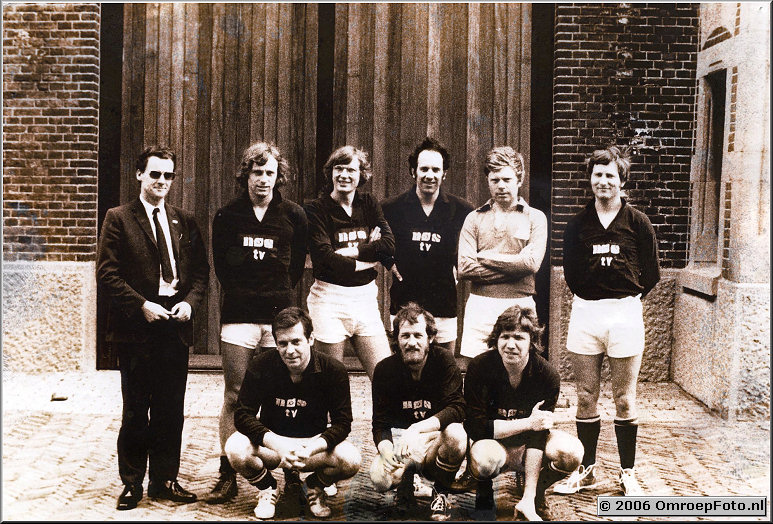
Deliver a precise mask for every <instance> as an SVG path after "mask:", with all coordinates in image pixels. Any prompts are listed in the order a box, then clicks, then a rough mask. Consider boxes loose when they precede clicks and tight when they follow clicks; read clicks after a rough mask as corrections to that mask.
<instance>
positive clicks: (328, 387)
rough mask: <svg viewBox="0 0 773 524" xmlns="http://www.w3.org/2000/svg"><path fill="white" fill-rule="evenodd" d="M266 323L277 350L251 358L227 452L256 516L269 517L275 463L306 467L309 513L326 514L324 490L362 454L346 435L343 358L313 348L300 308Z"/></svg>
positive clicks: (348, 406) (350, 471)
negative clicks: (254, 492) (251, 495)
mask: <svg viewBox="0 0 773 524" xmlns="http://www.w3.org/2000/svg"><path fill="white" fill-rule="evenodd" d="M271 327H272V332H273V335H274V339H275V340H276V346H277V350H276V351H273V350H272V351H267V352H264V353H262V354H260V355H258V356H257V357H255V358H254V359H253V360H252V361H251V362H250V365H249V367H248V368H247V372H246V374H245V376H244V382H243V383H242V387H241V390H240V391H239V400H238V403H237V407H236V411H235V413H234V423H235V426H236V430H237V432H236V433H234V434H233V435H232V436H231V437H230V438H229V439H228V441H227V442H226V445H225V452H226V455H227V456H228V461H229V462H230V463H231V464H232V465H233V467H234V469H235V470H236V471H237V472H238V473H240V474H241V475H243V476H244V477H245V478H246V479H247V480H248V481H249V483H250V484H252V485H253V486H255V487H256V488H258V489H259V490H260V493H259V494H258V503H257V506H256V507H255V516H256V517H258V518H259V519H269V518H272V517H273V516H274V513H275V507H276V500H277V482H276V479H275V478H274V477H273V475H272V474H271V470H274V469H276V468H278V467H282V468H284V469H285V471H288V470H289V471H290V472H296V474H297V473H300V472H312V474H311V475H309V476H308V477H307V478H306V481H305V485H304V487H305V491H306V498H307V500H308V504H309V511H310V512H311V513H312V514H313V515H314V516H315V517H321V518H325V517H328V516H330V508H329V507H328V506H327V504H326V501H325V493H324V488H325V487H326V486H329V485H331V484H333V483H334V482H336V481H339V480H344V479H348V478H351V477H353V476H354V475H355V474H356V473H357V471H359V469H360V461H361V458H360V452H359V451H358V450H357V448H355V447H354V446H353V445H352V444H351V443H350V442H348V441H346V440H345V439H346V437H347V436H348V435H349V432H350V431H351V426H352V403H351V393H350V391H349V376H348V375H347V373H346V369H345V368H344V366H343V364H341V363H340V362H338V361H337V360H335V359H333V358H331V357H328V356H327V355H324V354H322V353H318V352H316V351H314V350H312V345H313V343H314V335H313V334H312V324H311V318H309V315H308V314H307V313H306V312H305V311H303V310H301V309H299V308H296V307H289V308H287V309H284V310H282V311H280V312H279V314H278V315H277V316H276V318H275V319H274V322H273V323H272V326H271ZM258 412H260V416H259V417H257V414H258ZM328 416H329V417H330V426H329V427H328Z"/></svg>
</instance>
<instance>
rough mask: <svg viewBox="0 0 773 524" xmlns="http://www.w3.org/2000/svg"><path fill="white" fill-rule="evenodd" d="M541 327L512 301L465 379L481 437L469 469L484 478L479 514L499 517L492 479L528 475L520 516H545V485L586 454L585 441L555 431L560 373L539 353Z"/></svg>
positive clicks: (471, 419) (470, 422) (473, 430)
mask: <svg viewBox="0 0 773 524" xmlns="http://www.w3.org/2000/svg"><path fill="white" fill-rule="evenodd" d="M541 331H542V328H541V327H540V326H539V324H538V321H537V315H536V313H534V311H533V310H531V309H525V308H521V307H520V306H511V307H509V308H507V309H506V310H505V311H504V312H503V313H502V314H501V315H500V316H499V318H497V321H496V323H495V324H494V328H493V330H492V331H491V335H490V336H489V337H488V341H487V343H488V347H489V348H490V350H489V351H486V352H485V353H482V354H480V355H478V356H477V357H475V358H474V359H473V360H472V361H470V364H469V367H468V368H467V377H466V379H465V385H464V396H465V400H466V401H467V419H466V420H465V429H466V430H467V432H468V433H469V435H470V439H471V440H472V441H474V443H473V444H472V446H471V448H470V468H471V470H472V474H473V476H474V477H476V478H477V479H479V483H478V489H477V492H476V496H475V510H476V517H478V518H481V519H484V520H495V519H496V518H495V516H496V507H495V505H494V493H493V483H492V479H493V478H494V477H496V476H497V475H499V474H500V473H502V472H505V471H517V472H522V473H523V478H524V483H523V496H522V497H521V500H520V501H519V502H518V504H516V506H515V515H514V520H519V516H521V515H522V516H523V517H525V518H526V519H528V520H542V518H541V517H540V515H539V514H538V513H537V508H538V507H540V508H541V510H540V512H542V513H543V514H544V500H545V490H546V489H547V488H548V487H549V486H550V485H551V484H553V483H554V482H556V481H558V480H559V479H561V478H563V477H565V476H566V475H568V474H569V473H570V472H572V471H573V470H574V469H575V468H576V467H577V466H578V465H579V464H580V461H581V460H582V455H583V447H582V444H581V443H580V441H579V440H578V439H577V438H575V437H573V436H571V435H570V434H568V433H565V432H563V431H558V430H555V429H552V427H553V409H554V408H555V405H556V401H557V400H558V391H559V386H560V377H559V375H558V372H557V371H556V370H555V368H553V366H552V365H550V363H548V361H547V360H545V359H544V358H542V356H540V355H539V352H540V351H541V348H540V346H539V340H540V334H541Z"/></svg>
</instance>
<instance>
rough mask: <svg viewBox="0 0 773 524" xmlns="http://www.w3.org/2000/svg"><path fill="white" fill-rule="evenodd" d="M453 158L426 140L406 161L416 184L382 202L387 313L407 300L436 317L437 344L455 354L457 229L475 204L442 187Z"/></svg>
mask: <svg viewBox="0 0 773 524" xmlns="http://www.w3.org/2000/svg"><path fill="white" fill-rule="evenodd" d="M450 163H451V155H450V154H449V153H448V150H447V149H446V148H445V147H443V146H442V145H441V144H440V143H439V142H438V141H437V140H434V139H432V138H429V137H427V138H425V139H424V140H423V141H422V142H421V143H420V144H418V145H417V146H416V148H415V149H414V150H413V152H412V153H411V155H410V156H409V157H408V166H409V169H410V173H411V176H412V177H413V179H414V181H415V182H416V184H415V186H413V187H411V188H410V189H409V190H408V191H406V192H405V193H402V194H400V195H397V196H395V197H392V198H390V199H388V200H386V201H384V202H382V204H381V207H382V209H383V210H384V217H385V218H386V219H387V222H389V227H390V228H392V234H394V236H395V255H394V258H392V259H390V260H389V261H387V262H386V264H385V266H386V267H387V269H390V270H391V272H392V287H391V288H390V291H389V296H390V307H389V312H390V314H391V315H392V316H394V315H395V314H396V313H397V311H398V309H400V307H401V306H404V305H405V304H407V303H408V302H416V303H417V304H418V305H420V306H421V307H423V308H424V309H426V310H427V311H429V312H430V313H432V315H433V316H434V317H435V323H436V325H437V328H438V334H437V336H436V337H435V342H436V343H437V344H438V345H439V346H443V347H445V348H446V349H447V350H448V352H449V353H450V354H451V355H453V354H454V349H455V347H456V331H457V321H456V274H455V273H456V256H457V255H456V252H457V245H458V244H459V231H461V229H462V225H463V224H464V219H465V217H466V216H467V215H468V214H469V213H470V212H471V211H472V210H473V206H472V204H470V203H469V202H467V201H466V200H463V199H461V198H459V197H457V196H454V195H451V194H449V193H447V192H445V191H444V190H443V189H442V184H443V181H444V180H445V179H446V176H447V174H448V168H449V164H450Z"/></svg>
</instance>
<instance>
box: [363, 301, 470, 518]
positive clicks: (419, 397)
mask: <svg viewBox="0 0 773 524" xmlns="http://www.w3.org/2000/svg"><path fill="white" fill-rule="evenodd" d="M393 329H394V331H393V336H394V338H395V341H396V346H397V347H396V348H393V350H395V349H396V351H395V353H394V354H393V355H391V356H390V357H387V358H385V359H384V360H382V361H381V362H379V363H378V365H376V369H375V372H374V374H373V440H374V442H375V443H376V447H377V448H378V455H377V456H376V458H375V460H374V461H373V464H372V466H371V469H370V475H371V480H372V481H373V485H374V486H375V488H376V490H377V491H381V492H384V491H387V490H388V489H390V488H392V487H394V486H395V485H396V486H397V504H398V507H399V508H401V509H411V508H415V506H416V500H415V498H414V494H413V488H414V486H413V481H414V473H419V474H421V475H423V476H424V477H425V478H427V479H429V480H434V489H433V498H432V502H431V503H430V508H431V510H432V520H439V521H442V520H447V519H448V518H449V517H450V509H449V500H448V493H449V487H450V485H451V483H452V482H453V480H454V477H455V476H456V472H457V471H458V470H459V466H460V465H461V463H462V460H463V459H464V454H465V452H466V451H467V434H466V433H465V431H464V427H463V426H462V422H463V421H464V414H465V407H464V397H463V395H462V374H461V371H460V370H459V367H458V366H457V365H456V361H455V360H454V358H453V357H452V356H451V354H450V353H449V352H448V351H445V350H444V349H443V348H441V347H440V346H438V345H437V344H436V343H435V335H436V334H437V327H436V325H435V318H434V317H433V316H432V314H431V313H429V312H427V311H425V310H424V309H422V308H421V307H419V306H418V305H417V304H416V303H413V302H409V303H408V304H406V305H405V306H403V307H402V308H401V309H400V310H399V311H398V312H397V315H395V318H394V322H393Z"/></svg>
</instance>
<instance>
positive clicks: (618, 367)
mask: <svg viewBox="0 0 773 524" xmlns="http://www.w3.org/2000/svg"><path fill="white" fill-rule="evenodd" d="M630 167H631V160H630V158H629V156H628V154H627V152H626V151H621V150H620V149H618V148H617V147H614V146H610V147H607V148H606V149H597V150H596V151H594V152H593V153H592V154H591V156H590V158H589V161H588V177H589V178H590V185H591V189H592V190H593V196H594V198H593V200H591V201H590V202H589V203H588V205H587V206H585V209H583V210H582V211H580V212H579V213H577V214H576V215H575V216H574V217H572V219H570V220H569V222H568V223H567V225H566V231H565V232H564V277H565V278H566V283H567V285H568V286H569V289H570V290H571V291H572V293H574V299H573V300H572V315H571V317H570V320H569V333H568V336H567V340H566V349H567V351H569V353H570V354H571V358H572V370H573V371H574V376H575V377H576V380H577V420H576V422H577V436H578V437H579V438H580V440H581V441H582V443H583V445H584V446H585V455H584V457H583V459H582V464H581V465H580V467H579V468H578V469H577V471H575V472H574V473H573V474H572V475H571V477H569V479H567V481H566V482H563V483H560V484H558V485H556V487H555V489H554V491H556V492H557V493H565V494H569V493H576V492H577V491H580V490H581V489H588V488H592V487H594V486H595V485H596V482H595V472H594V470H595V468H596V444H597V442H598V437H599V432H600V430H601V419H600V417H599V413H598V407H597V405H598V400H599V389H600V383H601V364H602V361H603V359H604V355H605V354H606V356H607V359H608V361H609V369H610V372H611V375H612V394H613V396H614V399H615V436H616V437H617V450H618V453H619V454H620V486H621V488H622V490H623V493H624V494H625V495H641V494H642V489H641V486H640V485H639V482H638V481H637V479H636V475H635V472H634V461H635V458H636V436H637V432H638V416H637V413H636V381H637V378H638V375H639V368H640V366H641V359H642V353H643V352H644V320H643V316H642V303H641V298H642V297H644V296H646V295H647V293H649V292H650V291H651V290H652V288H654V287H655V284H657V282H658V280H660V270H659V266H658V244H657V239H656V238H655V231H654V229H653V227H652V224H650V221H649V219H648V218H647V215H645V214H644V213H642V212H641V211H639V210H637V209H635V208H633V207H632V206H631V205H629V204H628V203H627V202H626V201H625V199H624V198H622V188H623V185H624V184H625V181H626V179H627V178H628V172H629V171H630Z"/></svg>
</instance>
